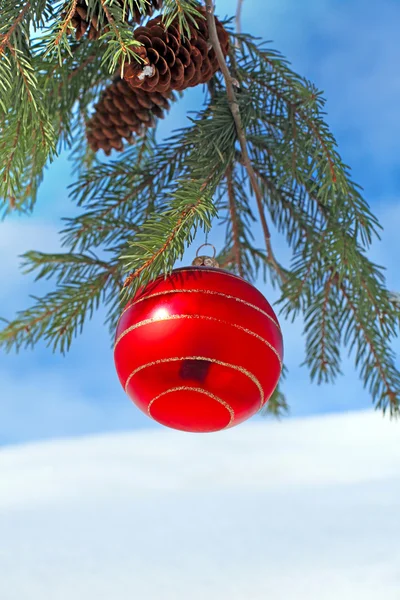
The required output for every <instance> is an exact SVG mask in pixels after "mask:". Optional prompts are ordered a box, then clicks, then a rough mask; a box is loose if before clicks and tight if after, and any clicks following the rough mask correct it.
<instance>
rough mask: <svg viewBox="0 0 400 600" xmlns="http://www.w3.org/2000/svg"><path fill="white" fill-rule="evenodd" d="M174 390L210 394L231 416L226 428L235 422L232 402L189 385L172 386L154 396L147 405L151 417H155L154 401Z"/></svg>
mask: <svg viewBox="0 0 400 600" xmlns="http://www.w3.org/2000/svg"><path fill="white" fill-rule="evenodd" d="M173 392H198V393H199V394H204V395H205V396H208V397H209V398H212V399H213V400H216V401H217V402H219V404H222V406H224V407H225V408H226V410H227V411H228V412H229V414H230V417H231V418H230V420H229V423H228V425H226V426H225V428H226V427H229V425H231V424H232V423H233V420H234V418H235V411H234V410H233V408H232V406H230V404H228V403H227V402H225V400H222V399H221V398H218V396H216V395H215V394H212V393H211V392H207V390H203V389H202V388H193V387H188V386H180V387H175V388H170V389H169V390H166V391H165V392H161V394H158V396H156V397H155V398H153V399H152V400H151V402H150V404H149V406H148V407H147V412H148V415H149V417H151V418H152V419H154V417H153V415H152V414H151V407H152V405H153V404H154V402H155V401H156V400H159V399H160V398H162V397H163V396H166V395H167V394H171V393H173Z"/></svg>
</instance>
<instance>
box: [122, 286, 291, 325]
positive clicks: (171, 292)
mask: <svg viewBox="0 0 400 600" xmlns="http://www.w3.org/2000/svg"><path fill="white" fill-rule="evenodd" d="M194 293H197V294H209V295H211V296H219V297H221V298H227V299H228V300H235V301H236V302H240V303H241V304H244V305H245V306H248V307H249V308H253V309H254V310H256V311H258V312H259V313H261V314H262V315H264V316H265V317H267V318H268V319H269V320H270V321H272V323H273V324H274V325H275V326H276V327H277V328H278V329H279V331H281V328H280V325H279V323H278V322H277V321H275V319H274V318H273V317H271V315H269V314H268V313H267V312H265V310H262V309H261V308H259V307H258V306H255V304H251V303H250V302H246V300H242V299H241V298H237V297H236V296H231V295H230V294H224V293H222V292H217V291H214V290H166V291H165V292H156V293H155V294H150V295H149V296H144V297H143V298H139V300H136V301H135V302H132V303H131V304H130V305H129V306H127V307H126V308H125V309H124V311H123V312H122V313H121V317H122V315H123V314H125V313H126V312H127V311H128V310H129V309H130V308H132V306H135V304H139V302H144V301H145V300H149V299H150V298H157V297H159V296H167V295H168V294H194ZM121 317H120V318H121Z"/></svg>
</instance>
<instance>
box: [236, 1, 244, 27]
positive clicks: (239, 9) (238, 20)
mask: <svg viewBox="0 0 400 600" xmlns="http://www.w3.org/2000/svg"><path fill="white" fill-rule="evenodd" d="M242 8H243V0H238V2H237V7H236V33H241V31H242V23H241V19H242Z"/></svg>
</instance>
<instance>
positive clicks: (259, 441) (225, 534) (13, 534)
mask: <svg viewBox="0 0 400 600" xmlns="http://www.w3.org/2000/svg"><path fill="white" fill-rule="evenodd" d="M399 441H400V440H399V433H398V427H397V425H396V423H392V422H389V421H388V420H383V419H382V418H381V417H380V415H378V414H372V413H364V414H363V413H361V414H357V415H354V414H348V415H342V416H337V417H324V418H315V419H309V420H305V421H291V422H285V423H283V424H277V423H273V424H264V425H254V424H253V425H247V426H241V427H239V428H237V429H233V430H231V431H228V432H224V433H221V434H214V435H208V436H207V435H205V436H196V435H185V434H181V433H177V432H172V431H167V430H162V431H158V432H156V431H153V432H142V433H135V434H133V435H128V434H126V435H120V436H106V437H96V438H92V439H82V440H69V441H59V442H56V443H47V444H36V445H31V446H26V447H20V448H9V449H6V450H3V451H2V452H1V453H0V490H1V493H0V530H1V532H2V544H1V546H0V572H1V574H2V577H1V584H0V585H1V592H2V594H1V595H2V598H4V600H24V599H25V598H28V597H29V598H30V599H31V600H36V599H38V600H39V599H40V600H54V598H57V600H67V599H68V600H70V598H87V599H88V600H91V599H94V598H95V599H96V600H103V599H104V600H105V599H107V600H109V598H121V599H122V598H127V597H138V598H148V599H153V598H154V599H156V598H163V600H170V599H171V600H172V599H173V600H180V599H182V600H183V599H185V600H186V599H187V598H190V599H191V600H200V599H201V600H203V599H204V598H205V597H207V598H209V599H210V600H220V599H221V598H230V599H232V600H248V599H249V598H251V600H265V598H268V597H270V598H274V599H277V600H279V599H282V600H283V599H285V600H286V598H296V599H297V600H303V599H304V600H306V599H307V600H308V599H310V598H323V599H324V600H337V598H339V597H340V598H342V599H343V600H347V599H349V600H353V599H354V598H363V600H380V599H381V598H385V600H395V599H396V600H397V598H398V589H399V584H400V578H399V570H398V564H399V560H400V547H399V544H398V539H399V534H400V521H399V519H398V518H397V517H396V514H397V506H398V497H399V493H400V468H399V464H400V444H399Z"/></svg>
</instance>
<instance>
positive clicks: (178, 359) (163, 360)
mask: <svg viewBox="0 0 400 600" xmlns="http://www.w3.org/2000/svg"><path fill="white" fill-rule="evenodd" d="M184 360H206V361H208V362H210V363H214V364H216V365H220V366H222V367H228V368H229V369H234V370H235V371H239V373H242V375H245V376H246V377H248V378H249V379H250V380H251V381H252V382H253V383H254V384H255V386H256V387H257V389H258V391H259V392H260V407H261V408H262V407H263V406H264V399H265V398H264V390H263V389H262V386H261V383H260V382H259V381H258V379H257V377H256V376H255V375H254V374H253V373H250V371H248V370H247V369H245V368H244V367H240V366H238V365H231V364H230V363H226V362H223V361H222V360H216V359H215V358H207V357H206V356H182V357H174V358H160V359H159V360H154V361H152V362H149V363H146V364H145V365H141V366H140V367H137V369H135V370H134V371H132V373H131V374H130V375H129V377H128V379H127V380H126V383H125V392H126V393H127V392H128V386H129V384H130V382H131V380H132V377H134V376H135V375H136V374H137V373H139V372H140V371H142V370H143V369H147V368H148V367H154V366H156V365H161V364H165V363H170V362H182V361H184Z"/></svg>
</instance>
